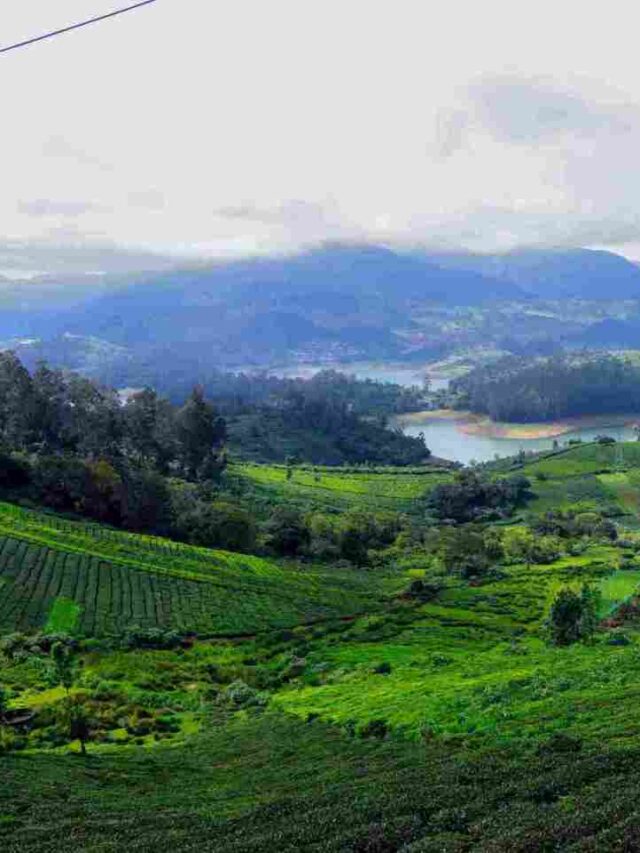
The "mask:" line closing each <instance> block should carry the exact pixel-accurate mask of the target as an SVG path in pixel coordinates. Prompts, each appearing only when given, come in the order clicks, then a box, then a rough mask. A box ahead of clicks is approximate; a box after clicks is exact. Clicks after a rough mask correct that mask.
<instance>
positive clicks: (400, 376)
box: [268, 361, 449, 391]
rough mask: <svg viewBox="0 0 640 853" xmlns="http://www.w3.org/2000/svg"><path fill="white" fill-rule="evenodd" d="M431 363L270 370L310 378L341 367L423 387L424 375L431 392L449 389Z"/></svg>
mask: <svg viewBox="0 0 640 853" xmlns="http://www.w3.org/2000/svg"><path fill="white" fill-rule="evenodd" d="M430 368H431V365H429V364H406V363H399V364H394V363H393V362H376V361H354V362H348V363H342V362H329V363H326V364H294V365H286V366H281V367H271V368H269V369H268V372H269V373H271V374H272V375H273V376H282V377H288V378H294V377H300V378H301V379H311V377H313V376H315V375H316V373H319V372H320V371H321V370H338V371H339V372H340V373H347V374H349V375H351V376H355V377H356V378H357V379H374V380H375V381H376V382H395V383H396V384H398V385H404V386H405V387H409V386H411V385H418V386H421V385H422V383H423V381H424V379H425V377H426V376H429V387H430V388H431V390H432V391H437V390H438V389H440V388H446V387H447V385H448V383H449V379H448V378H447V377H445V376H442V375H439V374H437V373H434V372H433V370H432V369H430Z"/></svg>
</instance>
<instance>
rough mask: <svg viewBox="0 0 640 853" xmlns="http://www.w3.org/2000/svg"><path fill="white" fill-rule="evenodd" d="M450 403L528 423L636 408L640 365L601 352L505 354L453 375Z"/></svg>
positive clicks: (639, 397)
mask: <svg viewBox="0 0 640 853" xmlns="http://www.w3.org/2000/svg"><path fill="white" fill-rule="evenodd" d="M448 402H449V404H450V405H452V406H453V407H454V408H459V409H470V410H471V411H473V412H478V413H481V414H487V415H489V417H490V418H491V419H492V420H496V421H515V422H521V423H526V422H532V421H548V420H556V419H558V418H563V417H572V416H578V415H595V414H614V413H627V412H631V411H635V410H637V409H638V407H639V406H640V365H638V364H635V363H634V362H633V361H631V360H629V359H628V358H622V357H617V356H612V355H606V354H593V353H591V354H585V353H582V354H580V355H567V354H561V355H554V356H552V357H550V358H540V359H535V360H531V359H527V358H520V357H515V356H508V357H506V358H503V359H500V360H498V361H496V362H493V363H492V364H487V365H483V366H481V367H477V368H475V369H474V370H472V371H471V372H470V373H468V374H467V375H466V376H462V377H460V378H458V379H455V380H452V382H451V385H450V391H449V400H448Z"/></svg>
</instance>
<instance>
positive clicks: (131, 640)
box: [122, 625, 185, 649]
mask: <svg viewBox="0 0 640 853" xmlns="http://www.w3.org/2000/svg"><path fill="white" fill-rule="evenodd" d="M184 642H185V638H184V637H183V636H182V635H181V634H179V633H178V632H177V631H172V630H170V629H168V628H141V627H140V626H139V625H135V626H132V627H131V628H129V629H127V631H126V632H125V634H124V637H123V640H122V644H123V646H124V647H125V648H128V649H177V648H179V647H180V646H181V645H183V643H184Z"/></svg>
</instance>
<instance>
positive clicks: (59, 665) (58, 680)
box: [50, 641, 78, 697]
mask: <svg viewBox="0 0 640 853" xmlns="http://www.w3.org/2000/svg"><path fill="white" fill-rule="evenodd" d="M50 661H51V669H50V677H51V680H52V681H53V683H54V684H56V685H59V686H60V687H64V689H65V691H66V694H67V697H68V696H69V692H70V690H71V688H72V687H73V684H74V682H75V680H76V674H77V671H78V661H77V659H76V655H75V651H74V649H73V648H72V646H71V645H70V644H69V643H65V642H62V641H59V642H57V643H54V644H53V645H52V646H51V652H50Z"/></svg>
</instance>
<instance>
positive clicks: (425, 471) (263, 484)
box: [230, 464, 451, 513]
mask: <svg viewBox="0 0 640 853" xmlns="http://www.w3.org/2000/svg"><path fill="white" fill-rule="evenodd" d="M230 473H231V475H232V476H234V477H236V478H238V479H239V480H240V481H241V482H242V483H243V484H244V485H245V487H246V488H248V489H249V490H250V492H252V493H253V494H254V495H255V497H256V499H258V500H260V499H262V501H264V502H267V503H274V502H280V501H286V502H287V503H292V504H295V505H297V506H300V507H302V508H304V509H318V510H322V511H336V512H340V511H344V510H348V509H370V510H392V511H396V512H409V513H410V512H414V511H416V509H417V505H416V500H417V499H418V498H420V497H422V496H423V495H424V494H425V493H426V492H428V491H429V490H430V489H432V488H434V487H435V486H436V485H438V483H442V482H445V481H447V480H449V479H451V473H450V472H447V471H446V470H442V469H438V468H429V467H424V468H415V469H404V470H403V469H386V470H385V469H379V471H378V473H374V472H370V471H367V470H362V471H358V470H354V469H347V470H346V471H341V470H340V469H337V468H320V467H318V468H316V469H309V468H295V469H294V471H293V475H292V477H291V478H290V479H288V478H287V469H286V467H284V466H281V465H280V466H279V465H252V464H244V465H242V464H236V465H233V466H232V467H231V471H230Z"/></svg>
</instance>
